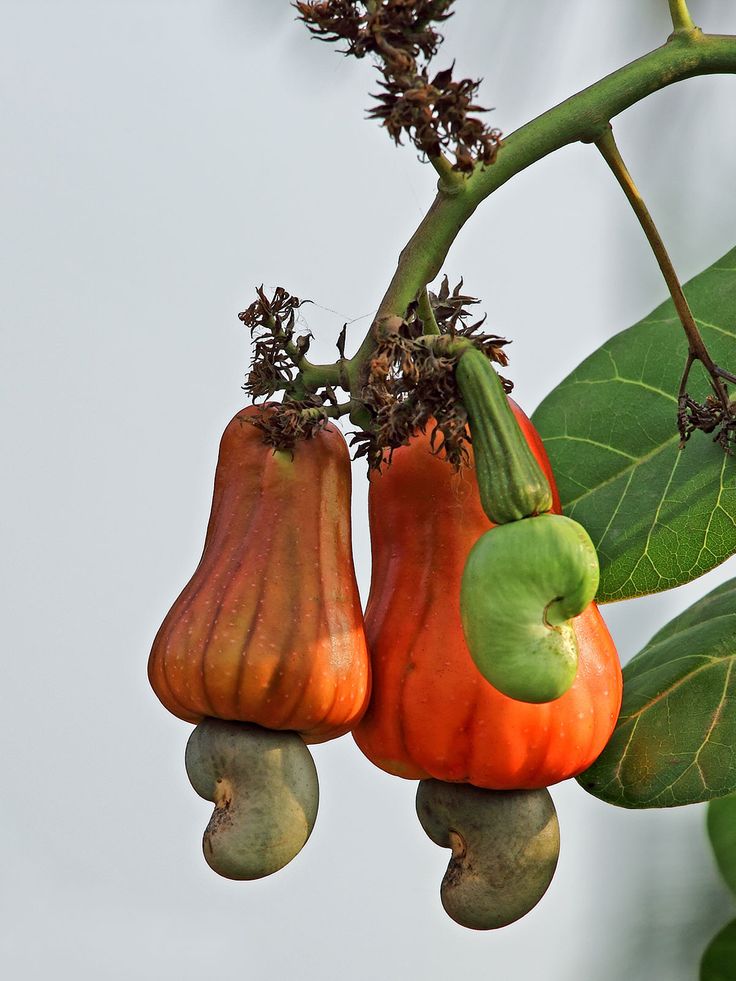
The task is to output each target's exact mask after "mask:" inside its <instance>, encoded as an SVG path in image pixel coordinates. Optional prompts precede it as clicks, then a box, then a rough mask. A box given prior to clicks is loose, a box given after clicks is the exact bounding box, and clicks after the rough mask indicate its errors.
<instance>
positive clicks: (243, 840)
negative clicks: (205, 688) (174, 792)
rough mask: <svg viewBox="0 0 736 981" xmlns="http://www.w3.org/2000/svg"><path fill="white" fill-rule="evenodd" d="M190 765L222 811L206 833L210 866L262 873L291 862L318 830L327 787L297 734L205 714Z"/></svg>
mask: <svg viewBox="0 0 736 981" xmlns="http://www.w3.org/2000/svg"><path fill="white" fill-rule="evenodd" d="M185 762H186V769H187V774H188V776H189V780H190V781H191V784H192V786H193V787H194V789H195V790H196V791H197V793H198V794H199V796H200V797H204V798H205V800H211V801H213V802H214V804H215V810H214V812H213V814H212V817H211V818H210V822H209V824H208V825H207V828H206V830H205V832H204V837H203V840H202V850H203V851H204V857H205V859H206V860H207V863H208V865H209V866H210V867H211V868H212V869H214V871H215V872H217V873H218V874H219V875H222V876H225V878H227V879H260V878H262V877H263V876H264V875H271V873H272V872H277V871H278V870H279V869H281V868H283V867H284V866H285V865H287V864H288V863H289V862H290V861H291V860H292V858H294V856H295V855H296V854H297V853H298V852H299V851H300V850H301V848H302V847H303V846H304V844H305V843H306V841H307V838H309V835H310V834H311V831H312V828H313V827H314V822H315V819H316V817H317V805H318V803H319V786H318V783H317V771H316V769H315V766H314V761H313V759H312V755H311V753H310V752H309V750H308V749H307V747H306V746H305V745H304V742H303V741H302V739H301V737H300V736H299V735H297V733H295V732H276V731H274V730H271V729H263V728H261V727H260V726H256V725H251V724H250V723H246V722H226V721H224V720H222V719H205V720H204V721H203V722H200V724H199V725H198V726H197V728H196V729H195V730H194V732H193V733H192V734H191V736H190V737H189V742H188V743H187V749H186V760H185Z"/></svg>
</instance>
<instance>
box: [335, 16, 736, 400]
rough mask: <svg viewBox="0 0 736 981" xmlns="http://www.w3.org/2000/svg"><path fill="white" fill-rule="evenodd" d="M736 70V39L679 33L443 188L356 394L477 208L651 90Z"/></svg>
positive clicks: (412, 249)
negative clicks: (381, 346) (396, 321)
mask: <svg viewBox="0 0 736 981" xmlns="http://www.w3.org/2000/svg"><path fill="white" fill-rule="evenodd" d="M723 73H729V74H734V73H736V37H731V36H727V35H715V34H700V33H696V34H687V35H685V34H676V35H673V36H672V38H671V39H670V40H669V41H668V42H667V43H666V44H665V45H663V46H662V47H661V48H657V49H655V50H654V51H651V52H650V53H649V54H646V55H644V56H643V57H642V58H639V59H638V60H637V61H633V62H631V63H630V64H628V65H625V66H624V67H623V68H620V69H618V71H615V72H613V73H612V74H610V75H607V76H606V77H605V78H602V79H601V80H600V81H598V82H595V83H594V84H593V85H591V86H589V87H588V88H586V89H583V90H582V91H581V92H578V93H577V94H576V95H573V96H571V97H570V98H569V99H567V100H566V101H565V102H561V103H560V104H559V105H557V106H555V107H554V108H553V109H549V110H548V111H547V112H545V113H543V114H542V115H541V116H537V118H536V119H533V120H532V121H531V122H529V123H527V124H526V125H524V126H522V127H521V128H520V129H518V130H516V131H515V132H514V133H512V134H511V135H510V136H508V137H506V139H504V141H503V144H502V146H501V148H500V149H499V152H498V157H497V159H496V162H495V163H494V164H492V165H491V166H489V167H478V168H476V170H475V172H474V173H473V174H472V176H471V177H470V178H469V179H468V180H467V181H466V182H465V184H464V185H463V186H462V187H461V188H457V189H455V193H453V194H445V193H443V192H442V191H440V193H438V195H437V197H436V198H435V200H434V202H433V203H432V205H431V207H430V209H429V211H428V212H427V215H426V216H425V218H424V219H423V221H422V222H421V224H420V225H419V227H418V228H417V230H416V232H415V233H414V235H413V236H412V237H411V239H410V240H409V242H408V243H407V245H406V246H405V247H404V249H403V251H402V252H401V254H400V256H399V262H398V266H397V269H396V272H395V274H394V276H393V278H392V280H391V282H390V284H389V287H388V289H387V291H386V293H385V295H384V297H383V300H382V301H381V304H380V306H379V309H378V313H377V315H376V320H375V321H374V324H373V326H372V329H371V331H370V332H369V334H368V335H367V336H366V338H365V339H364V340H363V343H362V344H361V346H360V348H359V350H358V352H357V353H356V354H355V355H354V357H353V358H352V359H351V360H350V362H348V365H347V372H348V376H349V378H350V384H351V391H352V392H353V393H354V394H357V393H358V390H359V382H360V376H361V373H362V367H363V365H364V364H365V363H366V361H367V360H368V359H369V358H370V356H371V352H372V351H373V348H374V346H375V341H374V329H375V326H376V325H377V324H380V322H381V321H383V320H385V319H386V318H388V317H391V316H403V314H404V312H405V311H406V308H407V307H408V305H409V303H410V302H411V301H412V300H413V298H414V297H415V296H416V295H417V293H418V292H419V290H420V289H422V288H423V287H424V286H426V284H427V283H431V282H432V280H433V279H435V277H436V276H437V275H438V274H439V272H440V269H441V268H442V264H443V263H444V261H445V258H446V256H447V253H448V252H449V250H450V247H451V246H452V243H453V242H454V241H455V238H456V237H457V234H458V232H459V231H460V229H461V228H462V227H463V225H464V224H465V222H466V221H467V220H468V218H470V216H471V215H472V214H473V212H474V211H475V209H476V208H477V207H478V205H479V204H480V203H481V201H483V200H484V199H485V198H487V197H488V196H489V195H491V194H492V193H493V192H494V191H496V190H498V188H499V187H501V186H503V185H504V184H505V183H506V182H507V181H509V180H511V178H512V177H515V176H516V174H519V173H521V171H523V170H525V169H526V168H527V167H529V166H531V165H532V164H533V163H536V162H537V161H538V160H541V159H542V158H543V157H546V156H547V155H548V154H550V153H553V152H554V151H555V150H559V149H561V148H562V147H564V146H567V145H569V144H570V143H575V142H578V141H586V142H593V141H595V139H596V138H597V137H598V136H599V135H600V134H601V133H602V132H603V131H604V130H605V129H606V127H607V126H608V124H609V121H610V120H611V119H612V118H613V117H614V116H617V115H618V114H619V113H621V112H623V111H624V110H625V109H628V108H629V107H630V106H632V105H634V104H635V103H637V102H640V101H641V100H642V99H644V98H646V97H647V96H648V95H652V94H653V93H654V92H657V91H659V90H660V89H663V88H665V87H666V86H668V85H672V84H673V83H674V82H679V81H682V80H684V79H686V78H692V77H693V76H696V75H709V74H723Z"/></svg>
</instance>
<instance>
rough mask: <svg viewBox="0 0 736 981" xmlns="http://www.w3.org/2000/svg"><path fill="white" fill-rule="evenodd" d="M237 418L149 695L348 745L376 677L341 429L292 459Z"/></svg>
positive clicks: (185, 714) (160, 645) (158, 646)
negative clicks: (200, 546)
mask: <svg viewBox="0 0 736 981" xmlns="http://www.w3.org/2000/svg"><path fill="white" fill-rule="evenodd" d="M256 411H257V410H255V409H254V408H253V407H250V408H247V409H244V410H243V411H242V412H239V413H238V414H237V415H236V416H235V417H234V419H233V420H232V421H231V422H230V423H229V425H228V426H227V428H226V430H225V432H224V434H223V437H222V441H221V444H220V455H219V459H218V463H217V470H216V474H215V488H214V495H213V501H212V512H211V515H210V520H209V525H208V527H207V536H206V539H205V545H204V552H203V554H202V558H201V560H200V563H199V565H198V566H197V569H196V571H195V573H194V575H193V576H192V578H191V580H190V581H189V583H188V584H187V585H186V586H185V587H184V590H183V591H182V593H181V595H180V596H179V598H178V599H177V600H176V602H175V603H174V605H173V606H172V608H171V610H170V611H169V613H168V615H167V616H166V619H165V620H164V622H163V624H162V626H161V628H160V630H159V632H158V634H157V636H156V639H155V641H154V643H153V649H152V651H151V656H150V660H149V678H150V681H151V685H152V686H153V689H154V691H155V692H156V694H157V695H158V697H159V698H160V699H161V701H162V702H163V704H164V705H165V706H166V708H168V709H169V711H171V712H173V713H174V715H177V716H179V718H182V719H186V720H187V721H191V722H198V721H200V720H201V719H202V718H204V717H206V716H212V717H215V718H220V719H232V720H239V721H243V722H255V723H257V724H258V725H261V726H264V727H266V728H268V729H293V730H295V731H297V732H299V733H300V734H302V736H303V737H304V739H305V740H306V741H307V742H320V741H323V740H326V739H331V738H333V737H335V736H338V735H341V734H342V733H344V732H347V731H348V730H349V729H350V728H351V726H352V725H354V724H355V722H356V721H357V719H358V718H359V717H360V716H361V714H362V712H363V710H364V708H365V705H366V701H367V698H368V693H369V683H370V673H369V663H368V655H367V651H366V646H365V635H364V630H363V617H362V613H361V608H360V599H359V596H358V589H357V584H356V581H355V573H354V568H353V559H352V550H351V537H350V490H351V483H350V481H351V472H350V458H349V453H348V450H347V446H346V444H345V440H344V438H343V436H342V434H341V433H340V431H339V430H338V429H337V428H336V427H335V426H332V425H330V426H328V427H327V428H326V429H325V430H323V431H321V432H320V433H318V435H316V436H315V437H314V438H313V439H309V440H303V441H300V442H299V443H298V444H297V445H296V447H295V449H294V452H293V454H291V453H288V452H284V451H277V452H274V450H273V449H272V448H271V447H269V446H267V445H265V444H264V443H263V442H262V438H261V433H260V432H259V431H258V429H256V428H255V427H254V426H253V425H251V423H250V421H249V420H250V419H252V418H253V415H254V413H255V412H256Z"/></svg>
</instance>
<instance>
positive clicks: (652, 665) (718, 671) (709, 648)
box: [578, 580, 736, 807]
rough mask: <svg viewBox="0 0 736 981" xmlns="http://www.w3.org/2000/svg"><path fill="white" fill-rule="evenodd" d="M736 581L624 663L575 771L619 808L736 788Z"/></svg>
mask: <svg viewBox="0 0 736 981" xmlns="http://www.w3.org/2000/svg"><path fill="white" fill-rule="evenodd" d="M734 597H736V580H731V581H730V582H728V583H726V584H724V585H723V586H719V587H718V589H715V590H713V592H711V593H709V594H708V595H707V596H706V597H705V598H704V599H702V600H700V602H698V603H696V604H695V605H694V606H692V607H691V608H690V609H689V610H687V611H686V612H685V613H683V614H681V615H680V616H679V617H676V618H675V619H674V620H673V621H672V622H671V623H669V624H668V625H667V626H666V627H665V628H664V629H663V630H660V631H659V633H658V634H656V635H655V636H654V637H653V638H652V640H650V642H649V643H648V644H647V645H646V647H644V649H643V650H642V651H640V652H639V654H637V655H636V657H634V658H633V659H632V660H631V661H630V662H629V663H628V664H627V665H626V667H625V668H624V672H623V674H624V695H623V704H622V706H621V714H620V716H619V719H618V722H617V723H616V728H615V729H614V732H613V735H612V736H611V739H610V741H609V743H608V745H607V746H606V748H605V749H604V750H603V752H602V753H601V755H600V756H599V757H598V759H597V760H596V761H595V763H594V764H593V765H592V766H591V767H589V768H588V769H587V770H586V771H585V772H584V773H582V774H580V776H579V777H578V782H579V783H580V785H581V786H582V787H584V788H585V790H587V791H588V792H589V793H591V794H593V796H594V797H600V798H601V800H605V801H607V802H608V803H609V804H615V805H617V806H618V807H675V806H678V805H681V804H694V803H697V802H700V801H707V800H712V799H713V798H716V797H723V796H724V795H726V794H730V793H732V792H733V791H735V790H736V670H734V668H735V667H736V603H735V602H734Z"/></svg>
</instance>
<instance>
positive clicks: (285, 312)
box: [238, 286, 310, 399]
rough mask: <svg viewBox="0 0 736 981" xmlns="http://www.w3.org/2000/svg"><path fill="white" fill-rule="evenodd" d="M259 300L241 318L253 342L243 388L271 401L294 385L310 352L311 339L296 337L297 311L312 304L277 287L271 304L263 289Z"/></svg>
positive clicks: (253, 394) (240, 315)
mask: <svg viewBox="0 0 736 981" xmlns="http://www.w3.org/2000/svg"><path fill="white" fill-rule="evenodd" d="M256 293H257V297H258V298H257V299H256V300H254V301H253V303H251V305H250V306H249V307H248V308H247V309H246V310H243V312H242V313H239V314H238V319H239V320H241V321H242V322H243V323H244V324H245V326H246V327H248V328H249V330H250V333H251V337H252V338H253V358H252V361H251V367H250V371H249V372H248V376H247V378H246V381H245V385H243V388H244V389H245V391H246V392H247V393H248V394H249V395H250V396H252V397H253V398H254V399H256V398H261V397H265V398H271V396H272V395H273V394H274V392H277V391H281V390H288V389H289V388H290V387H291V385H292V384H293V381H294V375H295V372H296V370H297V365H298V360H299V358H300V357H304V356H305V355H306V353H307V351H308V350H309V340H310V338H309V335H308V334H302V335H299V336H295V332H296V311H297V310H298V309H299V307H300V306H302V304H303V303H309V300H300V299H299V298H298V297H296V296H292V295H291V294H290V293H287V292H286V290H285V289H283V288H282V287H281V286H277V287H276V290H275V291H274V294H273V297H272V298H271V299H270V300H269V299H268V297H267V296H266V294H265V293H264V291H263V286H261V287H260V288H258V289H257V290H256Z"/></svg>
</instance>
